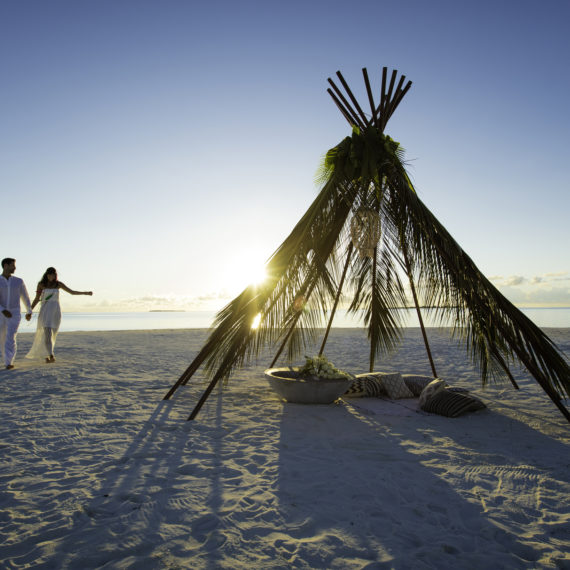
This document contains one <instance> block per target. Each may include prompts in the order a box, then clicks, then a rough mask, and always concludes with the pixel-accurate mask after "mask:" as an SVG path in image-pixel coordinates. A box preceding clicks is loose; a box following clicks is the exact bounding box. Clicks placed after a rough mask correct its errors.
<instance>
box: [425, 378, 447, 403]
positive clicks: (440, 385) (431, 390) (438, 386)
mask: <svg viewBox="0 0 570 570" xmlns="http://www.w3.org/2000/svg"><path fill="white" fill-rule="evenodd" d="M444 388H445V382H444V381H443V380H441V379H440V378H436V379H435V380H432V381H431V382H430V383H429V384H428V385H427V386H426V387H425V388H424V389H423V390H422V393H421V394H420V408H421V409H422V410H423V409H424V406H425V404H426V402H428V401H429V399H430V398H433V396H435V395H436V394H437V393H438V392H440V391H441V390H443V389H444Z"/></svg>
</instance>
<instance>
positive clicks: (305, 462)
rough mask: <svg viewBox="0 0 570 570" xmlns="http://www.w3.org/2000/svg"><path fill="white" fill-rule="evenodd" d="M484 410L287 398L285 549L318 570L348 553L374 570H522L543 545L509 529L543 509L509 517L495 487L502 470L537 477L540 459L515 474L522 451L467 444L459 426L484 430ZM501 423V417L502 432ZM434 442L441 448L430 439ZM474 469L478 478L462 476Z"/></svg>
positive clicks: (555, 447) (281, 481)
mask: <svg viewBox="0 0 570 570" xmlns="http://www.w3.org/2000/svg"><path fill="white" fill-rule="evenodd" d="M490 415H492V412H488V411H486V412H483V413H481V414H480V415H478V416H477V417H476V419H475V416H473V421H470V420H467V422H465V421H461V419H459V421H458V420H451V419H448V418H441V417H434V416H419V415H418V416H416V417H398V416H392V417H380V416H376V415H374V414H362V413H361V412H359V411H358V409H357V408H354V407H349V406H346V405H336V406H323V407H322V408H320V407H318V406H303V405H295V404H284V410H283V415H282V421H281V440H280V446H279V478H278V491H277V494H278V499H279V512H280V516H281V527H280V534H281V541H282V542H281V549H282V556H284V557H285V556H288V557H289V560H290V561H291V562H292V561H294V560H296V561H304V562H305V563H311V564H316V565H318V566H319V567H332V565H333V564H337V565H338V564H342V560H346V561H349V560H350V561H352V562H353V563H355V562H361V563H362V564H363V565H365V564H366V563H368V564H374V566H373V567H374V568H376V567H378V568H381V567H386V568H393V567H396V568H413V567H418V565H421V564H422V562H423V563H428V561H429V564H430V565H431V567H437V568H457V567H478V565H479V563H481V564H483V561H484V560H485V559H487V560H488V559H489V558H487V557H489V556H491V557H492V559H493V560H494V564H495V565H496V567H501V568H506V567H508V568H527V567H528V564H529V563H533V562H535V561H536V560H538V558H539V556H540V555H541V548H542V547H541V546H536V545H535V548H533V546H532V541H525V540H524V539H522V538H519V537H518V536H517V534H516V532H512V531H513V530H515V529H517V528H521V529H522V525H523V524H524V522H525V520H526V521H527V522H529V521H530V519H531V518H532V517H533V516H539V514H538V513H537V511H536V509H535V508H532V507H527V508H526V510H525V509H524V504H523V506H522V507H521V505H515V506H514V507H513V511H515V512H517V511H518V512H519V514H520V520H519V521H516V523H512V524H510V523H509V520H508V512H504V513H501V501H502V500H504V497H503V496H502V495H501V493H497V488H499V487H500V485H501V481H503V484H504V483H505V481H506V478H507V476H508V475H509V469H510V474H512V475H513V476H514V478H515V479H518V480H519V481H520V480H521V478H524V477H526V478H527V479H533V478H534V477H535V476H536V475H537V474H538V473H539V472H540V471H541V469H542V468H543V467H544V466H536V467H532V466H531V465H529V464H528V463H527V464H526V467H525V468H523V469H521V468H520V467H517V465H520V462H521V461H522V460H523V457H524V454H522V453H514V454H512V455H511V456H510V457H501V450H503V448H504V446H503V445H501V443H498V444H497V446H496V448H493V446H492V444H491V445H490V446H489V448H488V449H485V450H483V449H481V448H477V446H476V445H475V442H476V441H477V438H473V439H472V440H468V441H464V440H463V439H462V436H463V435H464V431H465V427H466V423H468V424H469V427H470V429H477V423H479V425H480V427H481V429H483V424H484V423H485V422H486V421H488V416H490ZM486 416H487V417H486ZM496 420H497V418H493V421H496ZM508 421H509V420H501V419H500V418H499V419H498V421H497V427H499V428H501V427H503V425H504V424H505V423H506V422H508ZM473 424H475V425H473ZM516 429H518V430H519V435H520V437H521V438H522V439H524V438H525V432H526V430H530V429H531V428H529V427H528V426H525V425H524V424H520V423H519V424H518V425H517V426H516ZM539 439H540V438H539ZM428 440H429V444H430V445H429V446H426V445H425V444H426V443H427V442H428ZM438 440H441V447H440V448H438V447H437V446H436V447H434V445H433V442H434V441H438ZM489 440H492V437H489ZM534 441H536V438H535V439H534ZM539 444H540V445H548V446H549V450H550V451H551V452H552V453H561V452H564V453H567V452H568V448H567V446H564V445H562V444H561V443H559V442H556V441H555V440H551V439H550V438H547V437H544V440H541V441H539ZM474 454H475V455H476V456H477V457H475V458H473V455H474ZM510 465H513V466H514V467H509V466H510ZM477 474H479V476H480V479H481V481H477V480H475V481H473V482H469V477H471V478H472V479H473V478H475V477H476V476H477ZM554 479H556V478H554ZM466 481H467V482H466ZM483 481H484V484H483V483H482V482H483ZM565 481H566V483H568V478H567V477H566V479H565ZM514 483H515V481H513V484H514ZM543 483H545V484H548V483H549V481H548V480H544V479H543ZM552 483H553V485H556V484H557V483H558V481H556V480H554V481H552ZM510 491H511V492H512V489H510ZM507 495H508V494H507ZM514 497H515V499H513V495H510V498H511V500H516V493H514ZM555 516H556V515H555V514H554V512H552V513H551V517H555ZM561 522H563V521H561ZM519 525H520V526H519ZM545 532H546V531H545ZM521 534H523V533H522V531H521ZM544 538H545V541H548V536H546V535H545V537H544Z"/></svg>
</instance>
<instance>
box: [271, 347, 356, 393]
mask: <svg viewBox="0 0 570 570" xmlns="http://www.w3.org/2000/svg"><path fill="white" fill-rule="evenodd" d="M305 358H306V362H305V364H304V365H303V366H301V367H298V368H291V367H288V368H270V369H269V370H266V371H265V378H266V379H267V381H268V382H269V385H270V386H271V387H272V388H273V390H274V391H275V392H276V393H277V394H279V396H280V397H281V398H283V399H284V400H286V401H287V402H293V403H298V404H331V403H332V402H334V401H335V400H337V399H338V398H339V397H340V396H342V394H344V393H345V392H346V391H347V390H348V388H349V386H350V384H351V382H352V376H351V375H350V374H347V373H346V372H343V371H342V370H339V369H338V368H336V366H334V364H332V363H331V362H329V361H328V360H327V359H326V358H325V357H324V356H315V357H312V358H309V357H305Z"/></svg>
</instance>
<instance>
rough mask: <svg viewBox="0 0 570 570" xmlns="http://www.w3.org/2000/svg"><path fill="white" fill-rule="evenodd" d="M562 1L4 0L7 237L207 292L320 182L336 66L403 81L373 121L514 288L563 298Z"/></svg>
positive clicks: (165, 293)
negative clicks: (394, 102) (386, 112)
mask: <svg viewBox="0 0 570 570" xmlns="http://www.w3.org/2000/svg"><path fill="white" fill-rule="evenodd" d="M569 21H570V1H568V0H544V1H543V2H538V1H528V0H508V1H506V0H492V1H488V0H481V1H478V2H472V1H460V0H449V1H446V0H432V1H429V2H428V1H425V0H399V1H398V2H393V1H384V0H375V1H370V0H352V1H351V2H346V1H343V2H338V1H336V0H328V1H321V0H302V1H297V0H289V1H287V2H286V1H284V0H281V1H273V0H264V1H249V0H244V1H237V0H234V1H225V0H210V1H208V2H195V1H192V0H186V1H182V0H153V1H149V0H136V1H135V0H97V1H95V0H82V1H78V0H68V1H59V0H50V1H49V2H46V1H45V0H0V74H1V75H0V77H1V78H2V79H1V87H0V192H1V194H2V207H1V214H2V232H1V233H2V239H1V241H0V244H1V247H0V257H2V258H3V257H14V258H16V259H17V270H16V275H19V276H20V277H22V278H23V279H24V280H25V282H26V284H27V286H28V289H29V290H30V291H31V292H32V291H34V290H35V284H36V283H37V282H38V280H39V279H40V278H41V276H42V274H43V272H44V271H45V269H46V268H47V267H48V266H54V267H56V268H57V270H58V273H59V278H60V280H61V281H63V282H64V283H65V284H66V285H67V286H68V287H71V288H72V289H76V290H93V292H94V295H93V297H83V296H77V297H71V296H65V297H64V298H63V299H62V305H63V309H64V310H66V311H131V310H152V309H155V310H157V309H185V310H199V309H204V310H215V309H219V308H221V307H222V306H223V305H225V304H226V302H227V301H228V300H229V299H231V298H232V297H234V296H235V295H236V294H237V293H239V291H241V290H242V289H243V288H244V287H245V286H246V285H247V283H248V282H249V281H250V279H251V277H252V275H254V273H255V272H256V270H258V269H259V267H260V266H261V265H263V263H264V262H265V261H266V260H267V259H268V258H269V257H270V255H271V254H272V253H273V251H274V250H275V249H277V247H278V246H279V245H280V244H281V242H282V241H283V240H284V239H285V238H286V237H287V235H288V234H289V232H290V231H291V230H292V228H293V226H294V225H295V224H296V222H297V221H298V220H299V219H300V218H301V216H302V215H303V213H304V212H305V210H306V209H307V207H308V206H309V204H310V203H311V202H312V200H313V199H314V198H315V196H316V194H317V192H318V187H317V186H316V184H315V174H316V171H317V169H318V167H319V164H320V162H321V160H322V158H323V156H324V154H325V153H326V151H327V150H328V149H329V148H331V147H333V146H335V145H336V144H338V142H340V141H341V140H342V139H343V138H344V137H345V136H347V135H348V134H350V127H349V125H348V124H347V123H346V121H345V120H344V118H343V117H342V116H341V114H340V113H339V111H338V109H337V108H336V106H335V105H334V103H333V102H332V100H331V98H330V97H329V95H328V94H327V92H326V89H327V87H328V84H327V78H328V77H334V75H335V73H336V71H337V70H341V72H342V73H343V75H344V76H345V78H346V79H347V81H348V83H349V85H350V86H351V87H352V88H353V90H354V91H355V93H356V95H357V98H359V99H360V100H363V101H366V100H367V99H366V95H365V93H366V92H365V89H364V83H363V81H362V72H361V70H362V68H363V67H366V68H367V70H368V74H369V76H370V77H371V80H372V84H373V88H374V89H375V90H376V92H379V90H380V80H381V69H382V67H383V66H386V67H388V68H389V69H397V70H398V71H399V72H400V73H402V74H404V75H405V76H406V77H407V78H408V79H410V80H411V81H412V82H413V85H412V88H411V89H410V91H409V92H408V94H407V95H406V96H405V98H404V99H403V101H402V103H401V104H400V106H399V108H398V109H397V111H396V113H395V114H394V116H393V117H392V118H391V119H390V122H389V123H388V126H387V128H386V133H387V134H389V135H390V136H391V137H392V138H394V139H395V140H397V141H399V142H400V143H401V145H402V146H403V147H404V148H405V149H406V160H407V163H408V164H409V169H408V170H409V173H410V175H411V177H412V180H413V182H414V185H415V187H416V190H417V192H418V194H419V196H420V198H421V199H422V201H423V202H424V203H425V204H426V205H427V206H428V208H430V210H431V211H432V212H433V213H434V214H435V215H436V216H437V217H438V219H439V220H440V221H441V222H442V223H443V224H444V226H445V227H446V228H447V229H448V230H449V231H450V233H451V234H452V235H453V236H454V238H455V239H456V241H457V242H458V243H459V244H460V245H461V246H462V247H463V249H464V250H465V251H466V252H467V253H468V254H469V255H470V256H471V258H472V259H473V260H474V261H475V263H476V264H477V265H478V267H479V268H480V269H481V270H482V271H483V272H484V273H485V274H486V275H487V276H488V277H489V278H491V279H492V281H493V283H494V284H495V285H496V286H497V287H498V288H499V290H500V291H501V292H502V293H503V294H505V295H506V296H507V297H508V298H509V299H510V300H511V301H513V302H514V303H515V304H517V305H518V306H521V307H523V306H570V253H569V244H570V220H569V218H570V193H569V191H568V190H569V182H568V181H569V179H570V161H569V150H570V144H569V140H570V113H569V111H568V101H569V100H570V97H569V94H570V64H569V58H568V54H570V35H569V34H568V33H567V24H568V22H569Z"/></svg>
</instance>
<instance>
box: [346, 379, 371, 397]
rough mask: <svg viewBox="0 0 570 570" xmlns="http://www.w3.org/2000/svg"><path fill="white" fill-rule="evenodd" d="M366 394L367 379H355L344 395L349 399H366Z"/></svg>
mask: <svg viewBox="0 0 570 570" xmlns="http://www.w3.org/2000/svg"><path fill="white" fill-rule="evenodd" d="M367 395H368V394H367V393H366V378H358V377H357V378H355V379H354V380H353V381H352V384H351V385H350V386H349V388H348V390H347V391H346V392H345V393H344V396H346V397H347V398H365V397H366V396H367Z"/></svg>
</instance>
